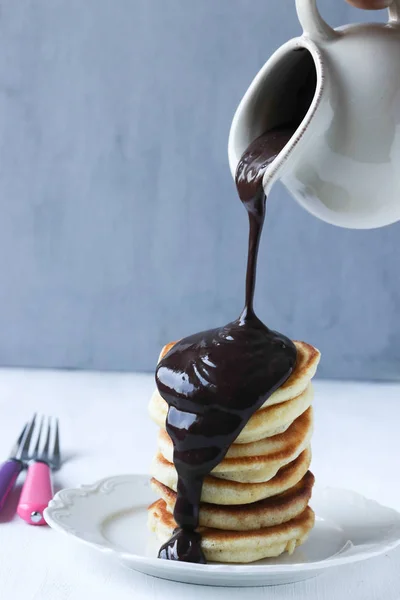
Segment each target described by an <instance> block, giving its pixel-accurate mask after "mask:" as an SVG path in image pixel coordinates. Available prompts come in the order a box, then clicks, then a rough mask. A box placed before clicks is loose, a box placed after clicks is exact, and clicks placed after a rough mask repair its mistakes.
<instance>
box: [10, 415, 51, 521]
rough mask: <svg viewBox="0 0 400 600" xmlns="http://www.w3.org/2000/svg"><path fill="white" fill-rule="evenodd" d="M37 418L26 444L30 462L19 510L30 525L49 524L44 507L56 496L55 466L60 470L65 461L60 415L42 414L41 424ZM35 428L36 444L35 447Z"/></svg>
mask: <svg viewBox="0 0 400 600" xmlns="http://www.w3.org/2000/svg"><path fill="white" fill-rule="evenodd" d="M46 420H47V426H46ZM36 421H37V419H36V415H34V417H33V419H32V421H31V423H30V425H29V428H28V432H27V434H26V437H25V440H24V444H23V446H22V454H21V460H22V462H24V463H30V466H29V468H28V473H27V475H26V479H25V483H24V486H23V488H22V491H21V497H20V500H19V503H18V508H17V513H18V515H19V516H20V517H21V519H24V521H26V522H27V523H29V524H30V525H46V521H45V520H44V518H43V511H44V509H45V508H47V505H48V503H49V502H50V500H51V499H52V497H53V485H52V481H51V470H57V469H59V468H60V465H61V454H60V434H59V425H58V419H54V418H51V417H47V419H46V418H45V417H42V418H41V420H40V424H39V425H38V426H37V425H36ZM35 429H36V430H37V433H36V444H35V445H34V447H33V449H32V448H31V447H32V446H33V442H32V439H33V437H34V432H35ZM44 439H45V441H44V442H43V440H44Z"/></svg>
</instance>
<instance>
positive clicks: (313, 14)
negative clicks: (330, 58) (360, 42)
mask: <svg viewBox="0 0 400 600" xmlns="http://www.w3.org/2000/svg"><path fill="white" fill-rule="evenodd" d="M296 10H297V16H298V18H299V21H300V25H301V26H302V28H303V32H304V34H305V35H307V37H309V38H311V39H312V40H331V39H333V38H335V37H337V32H336V31H335V30H334V29H333V28H332V27H331V26H330V25H328V23H327V22H326V21H325V20H324V19H323V18H322V17H321V15H320V13H319V10H318V8H317V0H296ZM388 10H389V24H390V25H400V0H392V4H391V5H390V6H389V8H388Z"/></svg>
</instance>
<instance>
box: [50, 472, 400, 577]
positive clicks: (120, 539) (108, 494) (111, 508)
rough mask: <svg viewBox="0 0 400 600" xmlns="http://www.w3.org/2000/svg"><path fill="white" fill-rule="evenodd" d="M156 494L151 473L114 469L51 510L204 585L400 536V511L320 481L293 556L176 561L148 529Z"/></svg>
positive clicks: (275, 571)
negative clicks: (243, 561) (310, 521)
mask: <svg viewBox="0 0 400 600" xmlns="http://www.w3.org/2000/svg"><path fill="white" fill-rule="evenodd" d="M154 499H155V496H154V493H153V492H152V490H151V488H150V485H149V478H148V477H147V476H144V475H120V476H116V477H109V478H107V479H103V480H102V481H99V482H97V483H95V484H94V485H89V486H87V485H84V486H82V487H80V488H77V489H68V490H62V491H61V492H58V494H56V496H55V497H54V499H53V500H52V501H51V502H50V504H49V506H48V508H47V509H46V511H45V519H46V521H47V522H48V524H49V525H50V526H51V527H52V528H53V529H55V530H57V531H62V532H64V533H67V534H69V535H71V536H73V537H75V538H77V539H78V540H81V541H83V542H85V543H87V544H89V545H91V546H93V547H95V548H97V549H98V550H102V551H103V552H106V553H107V554H109V556H110V558H111V557H113V558H116V559H117V560H119V561H120V562H122V563H123V564H124V565H126V566H127V567H129V568H131V569H134V570H136V571H141V572H142V573H146V574H147V575H153V576H155V577H161V578H163V579H171V580H173V581H181V582H184V583H197V584H204V585H224V586H257V585H275V584H280V583H291V582H295V581H301V580H302V579H308V578H310V577H314V576H315V575H318V574H319V573H320V572H322V571H323V570H324V569H328V568H331V567H338V566H340V565H345V564H348V563H352V562H356V561H360V560H364V559H367V558H371V557H373V556H377V555H378V554H382V553H383V552H387V551H388V550H391V549H392V548H395V547H396V546H398V545H399V544H400V514H399V513H397V512H396V511H395V510H393V509H391V508H387V507H385V506H381V505H380V504H378V503H377V502H374V501H372V500H367V499H366V498H364V497H363V496H361V495H360V494H356V493H355V492H351V491H347V490H339V489H333V488H327V489H322V490H319V489H318V488H315V490H314V493H313V498H312V503H311V504H312V507H313V508H314V510H315V512H316V515H317V520H316V524H315V527H314V529H313V531H312V532H311V534H310V537H309V539H308V540H307V542H306V543H305V544H304V545H303V546H301V547H300V548H297V549H296V551H295V552H294V554H292V556H288V555H287V554H286V555H283V556H282V557H280V558H277V559H266V560H263V561H259V562H257V563H253V564H250V565H228V564H216V563H214V564H208V565H197V564H190V563H180V562H171V561H166V560H160V559H158V558H157V550H158V548H159V543H158V541H157V540H156V539H155V536H154V535H153V534H151V533H150V532H149V531H148V529H147V514H146V508H147V506H148V505H149V504H150V503H151V502H153V501H154Z"/></svg>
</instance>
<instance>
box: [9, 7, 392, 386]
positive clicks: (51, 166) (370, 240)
mask: <svg viewBox="0 0 400 600" xmlns="http://www.w3.org/2000/svg"><path fill="white" fill-rule="evenodd" d="M320 4H321V5H322V6H321V8H322V12H323V14H324V15H325V16H326V18H327V19H328V20H329V22H330V23H331V24H334V25H338V24H342V23H345V22H349V21H353V20H362V19H367V18H371V15H370V14H367V13H362V12H361V11H356V10H355V9H351V8H349V7H348V6H347V5H345V2H344V0H321V1H320ZM372 16H375V19H380V18H382V15H380V14H379V15H378V14H375V15H372ZM299 31H300V29H299V25H298V23H297V20H296V16H295V11H294V0H251V1H250V0H197V1H195V0H18V2H17V1H15V0H4V1H3V2H2V9H1V15H0V211H1V218H0V274H1V285H0V364H1V365H29V366H40V367H42V366H43V367H44V366H45V367H67V368H82V369H129V370H131V369H141V370H150V369H152V368H153V367H154V364H155V361H156V358H157V355H158V352H159V349H160V347H161V346H162V345H163V344H164V343H166V342H168V341H170V340H173V339H176V338H179V337H180V336H183V335H185V334H189V333H192V332H194V331H196V330H200V329H202V328H208V327H212V326H216V325H220V324H223V323H224V322H227V321H228V320H231V319H233V318H235V317H236V316H237V315H238V312H239V310H240V309H241V306H242V301H243V284H244V268H245V256H246V243H247V241H246V237H247V224H246V216H245V212H244V210H243V208H242V206H241V205H240V203H239V201H238V199H237V197H236V195H235V191H234V186H233V182H232V181H231V177H230V174H229V170H228V164H227V153H226V145H227V136H228V130H229V126H230V121H231V118H232V115H233V112H234V109H235V107H236V105H237V103H238V102H239V100H240V98H241V96H242V94H243V92H244V91H245V89H246V87H247V85H248V83H249V82H250V80H251V79H252V77H253V76H254V74H255V73H256V71H257V70H258V69H259V68H260V67H261V66H262V64H263V63H264V62H265V60H266V59H267V58H268V56H269V55H270V53H271V52H272V51H273V50H274V49H275V48H276V47H277V46H279V45H280V44H281V43H283V42H284V41H286V40H287V39H288V38H289V37H293V36H294V35H297V34H298V33H299ZM399 233H400V225H395V226H391V227H388V228H385V229H382V230H377V231H366V232H360V231H346V230H340V229H336V228H333V227H331V226H329V225H325V224H323V223H320V222H318V221H316V220H315V219H314V218H313V217H311V216H309V215H308V214H306V213H305V212H303V211H302V209H300V208H299V207H298V206H297V205H296V204H295V203H294V202H293V200H292V199H290V198H289V197H288V196H287V194H286V192H285V191H284V190H283V189H279V188H277V189H275V190H274V193H273V196H272V197H271V201H270V206H269V218H268V225H267V228H266V232H265V236H264V239H263V242H262V248H261V264H260V272H259V281H258V290H257V308H258V311H259V314H260V316H261V317H262V318H264V319H265V320H266V321H267V323H268V324H269V325H270V326H273V327H274V328H277V329H279V330H281V331H283V332H285V333H286V334H288V335H290V336H292V337H294V338H298V339H299V338H300V339H305V340H307V341H309V342H311V343H313V344H315V345H316V346H318V347H319V348H320V349H321V350H322V352H323V361H322V365H321V370H320V374H321V375H322V376H326V377H354V378H367V379H369V378H377V379H378V378H379V379H380V378H388V379H391V378H398V376H399V361H400V320H399V314H400V280H399V277H398V258H397V257H398V254H399V251H400V236H399Z"/></svg>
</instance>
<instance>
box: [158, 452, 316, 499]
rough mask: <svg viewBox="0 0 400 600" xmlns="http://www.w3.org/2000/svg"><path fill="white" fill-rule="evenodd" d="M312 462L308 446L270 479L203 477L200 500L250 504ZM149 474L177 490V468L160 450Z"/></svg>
mask: <svg viewBox="0 0 400 600" xmlns="http://www.w3.org/2000/svg"><path fill="white" fill-rule="evenodd" d="M310 462H311V450H310V448H307V449H306V450H304V451H303V452H302V453H301V454H300V456H298V457H297V458H296V460H294V461H293V462H291V463H289V464H288V465H286V466H284V467H282V469H280V470H279V471H278V473H277V474H276V475H275V477H273V478H272V479H270V480H269V481H266V482H262V483H238V482H237V481H228V480H227V479H219V478H217V477H212V476H208V477H205V479H204V482H203V488H202V494H201V501H202V502H209V503H211V504H222V505H224V506H225V505H238V504H250V503H252V502H257V501H258V500H263V499H265V498H270V497H271V496H276V495H277V494H281V493H282V492H285V491H286V490H288V489H290V488H291V487H293V486H294V485H296V484H297V483H298V482H299V481H300V480H301V479H303V477H304V475H305V474H306V473H307V471H308V467H309V466H310ZM150 472H151V475H152V476H153V477H154V478H155V479H157V480H158V481H159V482H161V483H163V484H164V485H166V486H167V487H169V488H171V489H172V490H174V491H175V492H176V485H177V480H178V476H177V472H176V470H175V467H174V465H173V464H172V463H170V462H168V461H167V460H165V458H164V457H163V455H162V454H161V453H158V454H157V456H156V457H155V458H154V460H153V462H152V465H151V469H150Z"/></svg>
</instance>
